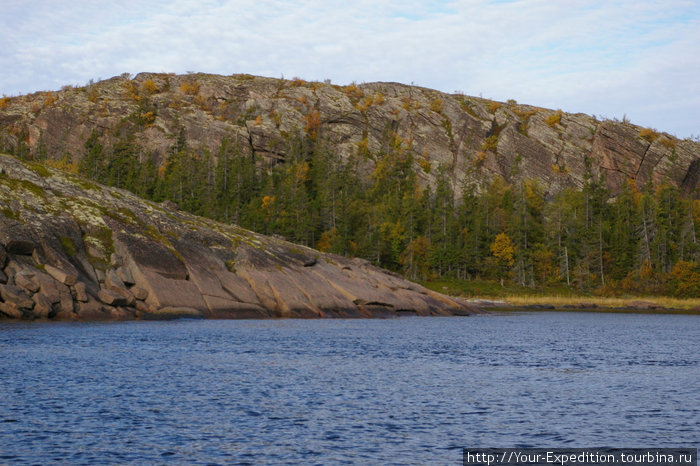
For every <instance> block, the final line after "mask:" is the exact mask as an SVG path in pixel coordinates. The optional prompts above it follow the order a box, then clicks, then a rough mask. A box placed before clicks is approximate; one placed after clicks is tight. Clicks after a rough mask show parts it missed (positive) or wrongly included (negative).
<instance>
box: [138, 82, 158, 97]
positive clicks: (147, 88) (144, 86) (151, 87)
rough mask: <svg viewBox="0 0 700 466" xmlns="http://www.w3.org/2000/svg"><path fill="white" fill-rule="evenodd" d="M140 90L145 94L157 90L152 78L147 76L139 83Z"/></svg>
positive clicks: (153, 92)
mask: <svg viewBox="0 0 700 466" xmlns="http://www.w3.org/2000/svg"><path fill="white" fill-rule="evenodd" d="M141 90H142V91H143V92H144V93H145V94H147V95H150V94H155V93H156V92H158V86H157V85H156V83H155V82H154V81H153V80H152V79H150V78H149V79H147V80H145V81H144V82H143V83H141Z"/></svg>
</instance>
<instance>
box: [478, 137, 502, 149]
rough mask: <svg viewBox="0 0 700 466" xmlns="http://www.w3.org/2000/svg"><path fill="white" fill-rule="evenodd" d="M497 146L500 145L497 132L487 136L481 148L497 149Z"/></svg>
mask: <svg viewBox="0 0 700 466" xmlns="http://www.w3.org/2000/svg"><path fill="white" fill-rule="evenodd" d="M496 147H498V136H497V135H495V134H493V135H491V136H489V137H487V138H486V139H484V142H482V143H481V150H483V151H489V150H496Z"/></svg>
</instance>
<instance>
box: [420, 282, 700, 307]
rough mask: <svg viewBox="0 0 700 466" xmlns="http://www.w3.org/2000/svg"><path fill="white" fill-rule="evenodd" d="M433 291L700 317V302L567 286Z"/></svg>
mask: <svg viewBox="0 0 700 466" xmlns="http://www.w3.org/2000/svg"><path fill="white" fill-rule="evenodd" d="M423 285H424V286H425V287H427V288H429V289H431V290H434V291H438V292H440V293H445V294H449V295H451V296H460V297H464V298H470V299H484V300H495V301H504V302H505V303H507V304H506V305H507V306H513V307H532V308H538V307H539V308H542V309H543V310H545V309H546V308H547V307H549V308H550V309H551V307H552V306H553V307H554V308H555V309H588V310H606V309H607V310H617V311H633V312H638V311H649V312H657V311H664V310H681V311H683V312H684V313H688V312H690V313H693V314H700V299H699V298H693V299H681V298H674V297H669V296H619V297H603V296H595V295H593V294H591V293H583V292H580V291H578V290H575V289H572V288H569V287H566V286H560V285H558V286H542V287H537V288H531V287H526V286H520V285H517V284H513V283H505V284H504V286H501V284H500V283H499V282H496V281H489V280H457V279H441V280H435V281H430V282H425V283H423Z"/></svg>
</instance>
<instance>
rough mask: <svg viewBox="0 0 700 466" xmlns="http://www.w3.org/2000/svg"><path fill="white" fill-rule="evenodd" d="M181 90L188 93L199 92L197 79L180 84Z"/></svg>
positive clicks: (195, 93)
mask: <svg viewBox="0 0 700 466" xmlns="http://www.w3.org/2000/svg"><path fill="white" fill-rule="evenodd" d="M180 92H182V93H183V94H188V95H197V94H199V83H198V82H197V81H185V82H183V83H182V84H180Z"/></svg>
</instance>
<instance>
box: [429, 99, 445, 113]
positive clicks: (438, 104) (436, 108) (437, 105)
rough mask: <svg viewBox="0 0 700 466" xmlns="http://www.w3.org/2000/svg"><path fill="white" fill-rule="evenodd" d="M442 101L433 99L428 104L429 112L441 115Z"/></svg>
mask: <svg viewBox="0 0 700 466" xmlns="http://www.w3.org/2000/svg"><path fill="white" fill-rule="evenodd" d="M442 106H443V101H442V99H440V98H437V99H434V100H433V101H432V102H430V110H432V111H433V112H435V113H442Z"/></svg>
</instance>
